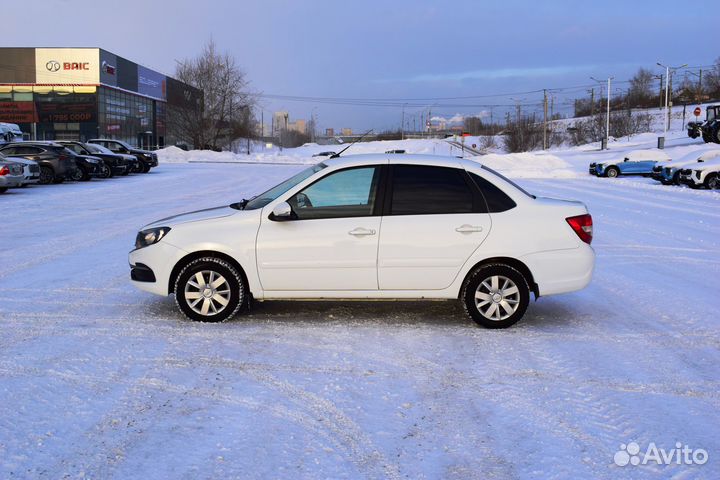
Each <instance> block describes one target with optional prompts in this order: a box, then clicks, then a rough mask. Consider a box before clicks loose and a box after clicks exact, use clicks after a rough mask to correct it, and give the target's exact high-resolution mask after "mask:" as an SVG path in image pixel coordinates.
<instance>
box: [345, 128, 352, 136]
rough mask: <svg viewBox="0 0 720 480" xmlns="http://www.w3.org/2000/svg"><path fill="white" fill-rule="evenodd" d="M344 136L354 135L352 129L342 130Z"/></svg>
mask: <svg viewBox="0 0 720 480" xmlns="http://www.w3.org/2000/svg"><path fill="white" fill-rule="evenodd" d="M342 134H343V137H349V136H350V135H352V134H353V133H352V128H343V129H342Z"/></svg>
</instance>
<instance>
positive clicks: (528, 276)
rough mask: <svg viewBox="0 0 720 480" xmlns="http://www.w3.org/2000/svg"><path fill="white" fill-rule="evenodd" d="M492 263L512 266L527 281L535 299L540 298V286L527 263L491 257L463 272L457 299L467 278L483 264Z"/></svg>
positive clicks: (460, 295) (460, 296)
mask: <svg viewBox="0 0 720 480" xmlns="http://www.w3.org/2000/svg"><path fill="white" fill-rule="evenodd" d="M492 264H496V265H497V264H501V265H507V266H508V267H512V268H514V269H515V270H517V271H518V272H520V273H521V274H522V275H523V277H525V280H526V281H527V284H528V286H529V287H530V291H531V292H532V293H533V294H534V295H535V299H536V300H537V299H538V298H540V288H539V287H538V284H537V283H535V279H534V277H533V274H532V272H531V271H530V269H529V268H528V266H527V265H525V264H524V263H523V262H521V261H520V260H518V259H516V258H511V257H491V258H485V259H483V260H481V261H479V262H478V263H476V264H475V265H473V267H472V268H471V269H470V270H468V272H467V274H465V278H463V281H462V284H461V285H460V291H458V299H462V293H463V290H464V289H465V285H466V284H467V281H468V279H469V278H470V277H471V276H472V275H473V273H475V271H476V270H477V269H478V268H480V267H483V266H485V265H492Z"/></svg>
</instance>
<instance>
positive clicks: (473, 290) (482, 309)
mask: <svg viewBox="0 0 720 480" xmlns="http://www.w3.org/2000/svg"><path fill="white" fill-rule="evenodd" d="M462 301H463V306H464V307H465V311H466V312H467V314H468V315H469V316H470V317H471V318H472V319H473V320H474V321H475V322H476V323H477V324H478V325H480V326H483V327H485V328H507V327H510V326H512V325H514V324H515V323H517V322H518V320H520V319H521V318H522V316H523V315H524V314H525V310H527V306H528V303H529V301H530V287H529V286H528V283H527V280H526V279H525V277H524V276H523V274H522V273H520V272H519V271H517V270H516V269H514V268H512V267H510V266H508V265H502V264H490V265H483V266H482V267H480V268H478V269H477V270H475V271H474V272H473V273H472V274H471V275H470V276H469V277H468V279H467V280H466V282H465V288H464V289H463V293H462Z"/></svg>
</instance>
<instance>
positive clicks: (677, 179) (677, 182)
mask: <svg viewBox="0 0 720 480" xmlns="http://www.w3.org/2000/svg"><path fill="white" fill-rule="evenodd" d="M680 183H681V182H680V171H679V170H678V171H677V172H675V175H673V178H672V184H673V185H680Z"/></svg>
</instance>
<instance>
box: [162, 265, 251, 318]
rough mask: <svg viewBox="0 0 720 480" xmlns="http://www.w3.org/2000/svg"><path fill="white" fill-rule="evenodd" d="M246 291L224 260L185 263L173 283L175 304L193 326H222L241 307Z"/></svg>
mask: <svg viewBox="0 0 720 480" xmlns="http://www.w3.org/2000/svg"><path fill="white" fill-rule="evenodd" d="M246 291H247V288H246V286H245V282H244V280H243V277H242V275H241V274H240V272H239V271H238V270H237V268H236V267H234V266H233V265H231V264H230V263H228V262H226V261H225V260H222V259H219V258H215V257H203V258H198V259H196V260H193V261H191V262H190V263H188V264H187V265H186V266H185V267H184V268H183V269H182V271H181V272H180V274H179V275H178V276H177V280H176V281H175V302H176V303H177V305H178V307H179V308H180V311H181V312H182V313H184V314H185V316H186V317H188V318H189V319H191V320H194V321H196V322H222V321H223V320H227V319H228V318H231V317H232V316H234V315H235V314H236V313H237V312H238V310H240V308H241V307H242V305H243V302H244V300H245V298H246Z"/></svg>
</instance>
